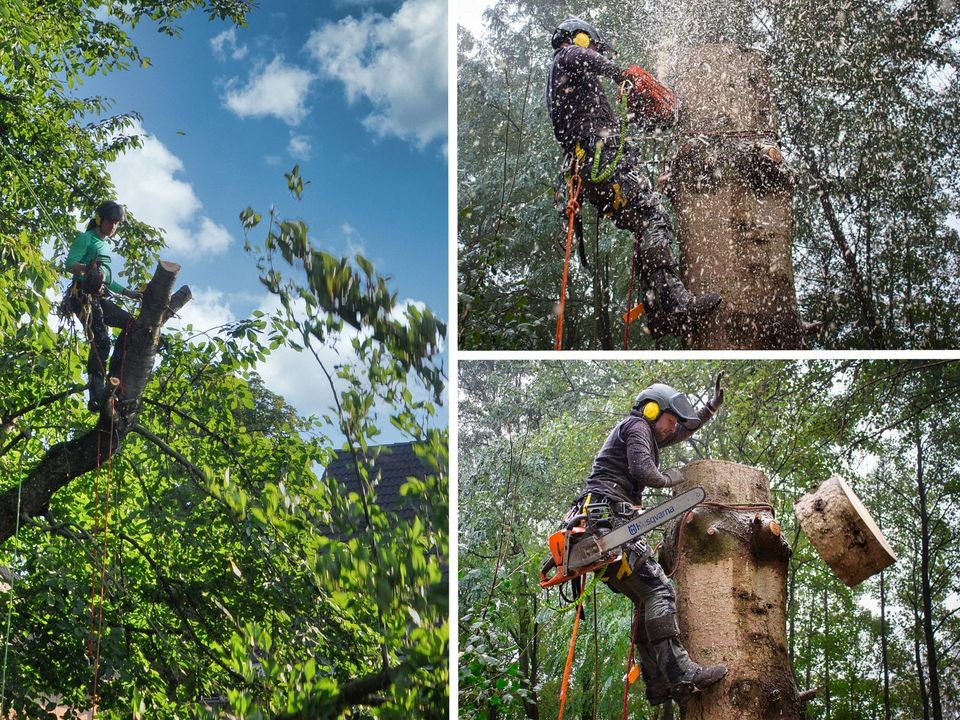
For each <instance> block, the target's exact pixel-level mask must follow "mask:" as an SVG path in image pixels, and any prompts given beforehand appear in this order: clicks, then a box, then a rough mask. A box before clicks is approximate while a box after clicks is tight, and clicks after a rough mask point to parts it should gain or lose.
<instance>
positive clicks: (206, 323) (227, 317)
mask: <svg viewBox="0 0 960 720" xmlns="http://www.w3.org/2000/svg"><path fill="white" fill-rule="evenodd" d="M192 291H193V299H192V300H190V302H188V303H187V304H186V305H184V306H183V308H182V309H181V310H180V312H179V313H177V315H178V317H176V318H173V319H172V320H170V322H168V323H167V325H168V326H169V327H171V328H176V329H183V328H185V327H186V326H187V325H193V330H194V332H202V331H206V330H212V329H213V328H217V327H220V326H221V325H223V324H225V323H228V322H233V321H234V320H236V319H237V318H236V317H235V316H234V314H233V310H231V308H230V303H229V301H228V300H227V298H226V296H225V295H224V294H223V292H221V291H220V290H217V289H215V288H201V289H197V288H193V289H192Z"/></svg>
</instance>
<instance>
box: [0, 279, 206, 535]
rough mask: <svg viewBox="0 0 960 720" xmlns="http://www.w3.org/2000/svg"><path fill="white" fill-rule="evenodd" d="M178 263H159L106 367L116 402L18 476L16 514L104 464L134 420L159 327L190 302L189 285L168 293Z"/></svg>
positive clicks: (11, 492) (1, 523) (11, 497)
mask: <svg viewBox="0 0 960 720" xmlns="http://www.w3.org/2000/svg"><path fill="white" fill-rule="evenodd" d="M179 270H180V266H179V265H176V264H174V263H168V262H164V261H162V260H161V261H160V264H159V265H158V266H157V270H156V272H155V273H154V276H153V278H152V279H151V280H150V282H149V284H148V285H147V288H146V290H145V291H144V294H143V300H142V302H141V306H140V314H139V315H138V316H137V317H136V319H135V320H134V322H133V324H132V325H131V326H130V329H129V330H128V331H127V335H126V341H125V342H124V346H125V347H123V348H118V350H119V351H120V354H119V355H118V356H117V361H115V362H114V365H113V366H112V367H111V371H110V375H111V377H110V383H108V392H110V393H115V394H116V402H115V403H114V402H109V401H105V402H104V403H103V409H102V410H101V412H100V415H99V416H98V417H97V420H96V424H95V425H94V427H93V428H92V429H91V430H88V431H87V432H85V433H83V434H81V435H79V436H77V437H75V438H73V439H72V440H67V441H65V442H62V443H58V444H56V445H54V446H53V447H51V448H50V449H49V450H48V451H47V453H46V455H44V456H43V458H41V460H40V462H39V463H37V465H36V466H35V467H34V468H33V469H32V470H31V471H30V472H29V474H28V475H27V476H26V477H25V478H23V483H22V497H21V506H20V514H21V517H22V518H24V519H28V518H32V517H36V516H37V515H42V514H43V513H45V512H46V509H47V507H48V506H49V504H50V498H52V497H53V495H54V493H56V492H57V491H58V490H59V489H61V488H62V487H64V486H66V485H67V484H69V483H70V481H71V480H73V479H75V478H78V477H80V476H81V475H84V474H85V473H88V472H90V471H91V470H95V469H96V468H97V467H98V466H99V465H102V464H103V463H105V462H106V461H107V460H108V459H109V458H110V457H111V456H112V455H113V453H114V452H116V450H117V448H118V447H119V446H120V443H121V442H122V441H123V439H124V437H126V435H127V433H128V432H129V430H130V428H131V427H132V426H133V425H134V424H135V423H136V420H137V415H138V414H139V411H140V399H141V396H142V395H143V391H144V388H146V385H147V382H148V381H149V379H150V375H151V374H152V371H153V364H154V361H155V360H156V354H157V342H158V341H159V338H160V327H161V325H163V323H164V321H165V320H166V318H167V317H170V316H172V315H173V314H174V313H176V311H177V310H179V309H180V308H181V307H183V305H185V304H186V303H187V302H188V301H189V300H190V297H191V295H190V289H189V288H187V287H186V286H184V287H182V288H180V290H178V291H177V292H176V293H175V294H174V295H173V296H172V297H171V291H172V289H173V283H174V281H175V280H176V277H177V273H178V272H179ZM17 491H18V488H17V486H16V485H13V486H11V487H9V488H7V489H6V491H4V492H3V494H0V542H4V541H5V540H7V539H8V538H10V537H11V536H12V535H13V533H14V529H15V527H16V511H17Z"/></svg>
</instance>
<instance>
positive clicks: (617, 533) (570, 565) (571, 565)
mask: <svg viewBox="0 0 960 720" xmlns="http://www.w3.org/2000/svg"><path fill="white" fill-rule="evenodd" d="M706 496H707V494H706V493H705V492H704V491H703V488H702V487H695V488H693V489H692V490H687V491H686V492H685V493H681V494H680V495H677V496H676V497H675V498H671V499H670V500H667V501H666V502H665V503H661V504H660V505H657V506H656V507H654V508H650V509H649V510H647V511H646V512H645V513H643V514H641V515H638V516H637V517H636V518H634V519H633V520H631V521H630V522H628V523H627V524H626V525H621V526H620V527H618V528H617V529H616V530H614V531H613V532H609V533H607V534H606V535H601V536H600V537H595V536H593V535H591V536H589V537H585V538H583V539H582V540H580V541H579V542H578V543H576V544H575V545H574V546H573V547H572V548H570V554H569V556H568V558H567V563H566V573H571V572H575V571H577V570H578V569H580V568H582V567H583V566H585V565H591V564H593V563H597V562H600V560H601V559H602V558H603V557H604V556H605V555H607V554H608V553H610V551H611V550H614V549H615V548H618V547H620V546H621V545H623V544H624V543H627V542H630V541H631V540H634V539H635V538H638V537H640V536H641V535H645V534H646V533H648V532H650V531H651V530H653V529H654V528H655V527H658V526H659V525H663V524H664V523H665V522H669V521H670V520H674V519H676V518H678V517H680V516H681V515H683V513H685V512H686V511H687V510H689V509H690V508H692V507H694V506H696V505H698V504H700V503H701V502H703V500H704V498H705V497H706ZM566 573H565V574H566Z"/></svg>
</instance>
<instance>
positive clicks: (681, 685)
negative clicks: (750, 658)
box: [670, 665, 727, 702]
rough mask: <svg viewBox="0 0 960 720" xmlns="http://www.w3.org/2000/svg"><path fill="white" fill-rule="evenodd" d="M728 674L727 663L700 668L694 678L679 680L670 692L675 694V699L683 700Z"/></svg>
mask: <svg viewBox="0 0 960 720" xmlns="http://www.w3.org/2000/svg"><path fill="white" fill-rule="evenodd" d="M726 674H727V666H726V665H711V666H709V667H702V668H699V669H698V670H697V672H696V673H694V675H693V677H692V678H690V679H689V680H684V681H682V682H678V683H677V684H676V685H674V686H673V687H672V688H670V694H671V695H673V699H674V700H676V701H677V702H683V701H684V700H686V699H687V698H688V697H690V696H691V695H693V694H694V693H698V692H700V691H701V690H703V689H705V688H708V687H710V686H711V685H713V684H714V683H717V682H719V681H720V680H722V679H723V676H724V675H726Z"/></svg>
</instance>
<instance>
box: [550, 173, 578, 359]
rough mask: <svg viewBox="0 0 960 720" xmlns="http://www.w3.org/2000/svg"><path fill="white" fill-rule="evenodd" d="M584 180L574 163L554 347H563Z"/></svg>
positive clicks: (568, 196) (570, 184)
mask: <svg viewBox="0 0 960 720" xmlns="http://www.w3.org/2000/svg"><path fill="white" fill-rule="evenodd" d="M582 184H583V180H582V179H581V178H580V174H579V172H578V167H577V165H576V164H574V166H573V169H572V170H571V172H570V180H569V183H568V185H567V198H568V199H567V206H566V207H565V208H564V212H565V213H566V214H567V218H568V221H567V251H566V255H565V256H564V258H563V281H562V283H561V284H560V304H559V306H558V309H557V332H556V335H555V336H554V339H553V349H554V350H562V349H563V311H564V308H565V307H566V304H567V275H568V274H569V271H570V247H571V246H572V245H573V222H574V219H575V218H576V217H577V213H578V212H580V200H579V198H580V186H581V185H582Z"/></svg>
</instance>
